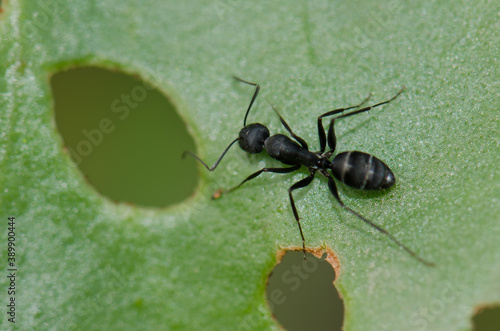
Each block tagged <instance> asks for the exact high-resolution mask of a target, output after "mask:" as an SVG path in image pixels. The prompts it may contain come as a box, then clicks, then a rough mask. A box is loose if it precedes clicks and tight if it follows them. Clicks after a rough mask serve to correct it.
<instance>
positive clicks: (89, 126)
mask: <svg viewBox="0 0 500 331" xmlns="http://www.w3.org/2000/svg"><path fill="white" fill-rule="evenodd" d="M51 87H52V93H53V96H54V103H55V121H56V125H57V128H58V130H59V132H60V134H61V135H62V138H63V141H64V144H65V146H66V148H67V150H68V152H69V153H70V155H71V157H72V159H73V160H74V161H75V163H76V164H77V165H78V167H79V168H80V170H81V172H82V173H83V175H84V176H85V177H86V178H87V180H88V181H89V182H90V184H91V185H92V186H93V187H94V188H95V189H96V190H97V191H98V192H100V193H102V194H103V195H105V196H106V197H108V198H110V199H111V200H114V201H117V202H128V203H133V204H136V205H140V206H145V207H165V206H169V205H172V204H175V203H179V202H181V201H183V200H184V199H186V198H187V197H188V196H189V195H191V194H192V193H193V191H194V188H195V186H196V184H197V182H198V172H197V169H196V165H195V162H194V160H188V159H186V160H183V159H182V158H181V155H182V152H183V151H184V150H195V147H194V146H195V144H194V141H193V138H192V137H191V136H190V135H189V133H188V132H187V128H186V125H185V123H184V122H183V121H182V120H181V118H180V117H179V115H178V114H177V111H176V109H175V107H174V105H173V104H172V103H171V102H170V101H169V100H168V99H167V98H166V97H165V95H163V94H162V93H161V92H159V91H158V90H156V89H154V88H153V87H151V86H150V85H148V84H147V83H146V82H144V81H142V80H140V79H138V78H135V77H132V76H130V75H128V74H124V73H121V72H118V71H110V70H107V69H102V68H95V67H81V68H74V69H70V70H67V71H61V72H58V73H56V74H54V75H53V76H52V77H51Z"/></svg>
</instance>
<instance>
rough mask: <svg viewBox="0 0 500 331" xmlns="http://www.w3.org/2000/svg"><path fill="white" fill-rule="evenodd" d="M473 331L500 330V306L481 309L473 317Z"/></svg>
mask: <svg viewBox="0 0 500 331" xmlns="http://www.w3.org/2000/svg"><path fill="white" fill-rule="evenodd" d="M472 324H473V325H474V327H473V329H472V330H473V331H498V330H500V305H498V304H497V305H489V306H484V307H479V308H478V309H476V313H475V315H474V316H472Z"/></svg>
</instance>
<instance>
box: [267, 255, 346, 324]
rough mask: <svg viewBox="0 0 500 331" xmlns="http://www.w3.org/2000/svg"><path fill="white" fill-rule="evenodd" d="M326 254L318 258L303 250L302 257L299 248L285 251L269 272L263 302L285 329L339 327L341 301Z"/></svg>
mask: <svg viewBox="0 0 500 331" xmlns="http://www.w3.org/2000/svg"><path fill="white" fill-rule="evenodd" d="M326 255H327V254H326V253H325V254H323V256H322V257H321V258H320V259H318V258H317V257H316V256H314V255H313V254H310V253H307V259H306V260H304V254H303V253H302V251H287V252H286V253H285V255H284V256H283V259H282V260H281V262H280V263H278V264H277V265H276V266H275V267H274V269H273V271H272V273H271V274H270V276H269V279H268V284H267V288H266V298H267V303H268V306H269V308H270V310H271V312H272V313H273V316H274V317H275V318H276V319H277V320H278V322H279V323H280V324H281V325H282V326H283V327H284V328H285V329H286V330H288V331H299V330H317V331H321V330H329V331H332V330H341V328H342V323H343V321H344V304H343V301H342V299H341V298H340V295H339V293H338V291H337V289H336V288H335V286H334V285H333V281H334V279H335V271H334V269H333V267H332V265H331V264H330V263H328V262H327V261H326V260H325V257H326Z"/></svg>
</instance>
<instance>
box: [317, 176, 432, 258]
mask: <svg viewBox="0 0 500 331" xmlns="http://www.w3.org/2000/svg"><path fill="white" fill-rule="evenodd" d="M321 174H322V175H323V176H325V177H327V178H328V188H329V189H330V192H332V195H333V196H334V197H335V199H337V201H338V202H339V203H340V205H341V206H342V207H343V208H344V209H345V210H347V211H348V212H350V213H351V214H353V215H354V216H356V217H358V218H359V219H360V220H362V221H363V222H365V223H366V224H368V225H370V226H371V227H373V228H375V229H377V230H378V231H380V232H382V233H383V234H385V235H386V236H387V237H388V238H389V239H391V240H392V241H393V242H395V243H396V244H397V245H398V246H399V247H400V248H402V249H404V250H405V251H406V252H407V253H409V254H410V255H411V256H413V257H414V258H416V259H417V260H419V261H420V262H422V263H423V264H425V265H427V266H430V267H434V266H435V264H434V263H432V262H429V261H426V260H424V259H423V258H421V257H420V256H418V255H417V253H415V252H414V251H412V250H411V249H409V248H408V247H406V246H405V245H403V244H402V243H401V242H399V240H397V239H396V238H395V237H394V236H393V235H391V234H390V233H389V232H387V230H385V229H384V228H382V227H380V226H378V225H377V224H375V223H373V222H372V221H370V220H368V219H366V218H364V217H363V216H361V215H360V214H358V213H357V212H355V211H354V210H352V209H351V208H349V207H347V206H346V205H344V203H343V202H342V200H340V197H339V193H338V190H337V185H335V181H334V180H333V178H332V177H331V176H330V175H329V174H328V173H327V172H326V171H325V172H321Z"/></svg>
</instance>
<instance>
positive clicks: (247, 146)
mask: <svg viewBox="0 0 500 331" xmlns="http://www.w3.org/2000/svg"><path fill="white" fill-rule="evenodd" d="M234 79H236V80H237V81H240V82H242V83H245V84H248V85H252V86H255V92H254V94H253V97H252V100H251V101H250V104H249V106H248V109H247V111H246V113H245V117H244V119H243V129H241V131H240V133H239V136H238V138H236V139H235V140H233V141H232V142H231V143H230V144H229V146H227V148H226V149H225V150H224V152H222V154H221V156H220V157H219V158H218V159H217V161H216V162H215V163H214V165H213V166H211V167H209V166H208V165H207V164H206V163H205V162H203V161H202V160H201V159H200V158H199V157H198V156H196V155H195V154H193V153H191V152H189V151H186V152H184V154H183V157H184V156H185V155H186V154H188V155H191V156H192V157H194V158H195V159H196V160H198V161H199V162H200V163H201V164H203V165H204V166H205V168H207V169H208V170H209V171H213V170H214V169H215V168H216V167H217V166H218V165H219V163H220V161H221V160H222V158H223V157H224V155H226V153H227V151H228V150H229V149H230V148H231V146H233V144H234V143H235V142H238V143H239V145H240V147H241V148H242V149H243V150H244V151H245V152H248V153H251V154H258V153H260V152H262V151H263V150H264V149H265V150H266V151H267V153H268V154H269V156H271V157H272V158H273V159H276V160H278V161H280V162H281V163H284V164H287V165H291V167H286V168H263V169H261V170H259V171H257V172H255V173H253V174H251V175H250V176H248V177H247V178H246V179H245V180H243V181H242V182H241V183H240V184H239V185H237V186H235V187H233V188H231V189H229V190H226V191H225V192H230V191H233V190H235V189H237V188H238V187H240V186H241V185H243V184H244V183H245V182H247V181H249V180H251V179H254V178H255V177H257V176H259V175H260V174H261V173H263V172H273V173H280V174H285V173H290V172H294V171H297V170H299V169H300V168H301V167H302V166H305V167H307V169H308V170H309V173H310V174H309V176H308V177H306V178H303V179H301V180H300V181H298V182H296V183H295V184H293V185H292V186H291V187H290V188H289V189H288V196H289V197H290V204H291V205H292V211H293V215H294V217H295V220H296V221H297V224H298V226H299V231H300V236H301V237H302V250H303V252H304V259H305V256H306V245H305V239H304V234H303V232H302V226H301V225H300V219H299V214H298V212H297V208H296V207H295V202H294V199H293V195H292V192H293V191H295V190H296V189H299V188H303V187H306V186H308V185H309V184H311V182H312V181H313V179H314V177H315V175H316V172H318V173H319V174H321V175H322V176H324V177H325V178H326V179H327V180H328V188H329V189H330V192H331V193H332V195H333V197H334V198H335V199H336V200H337V201H338V202H339V203H340V205H341V206H342V207H343V208H344V209H345V210H347V211H348V212H350V213H351V214H353V215H354V216H356V217H357V218H359V219H360V220H362V221H363V222H365V223H367V224H368V225H370V226H371V227H373V228H375V229H377V230H378V231H380V232H381V233H383V234H384V235H386V236H387V237H388V238H389V239H391V240H392V241H393V242H394V243H396V244H397V245H398V246H399V247H400V248H402V249H404V250H405V251H406V252H408V253H409V254H410V255H411V256H413V257H414V258H416V259H417V260H419V261H420V262H422V263H424V264H426V265H428V266H434V263H432V262H429V261H426V260H424V259H423V258H421V257H420V256H418V255H417V254H416V253H415V252H414V251H412V250H411V249H409V248H408V247H406V246H405V245H403V244H402V243H401V242H399V240H397V239H396V238H395V237H394V236H393V235H391V234H390V233H389V232H387V230H385V229H384V228H382V227H380V226H379V225H377V224H375V223H373V222H372V221H370V220H368V219H367V218H365V217H364V216H362V215H361V214H359V213H358V212H356V211H354V210H352V209H351V208H349V207H347V206H346V205H345V204H344V203H343V202H342V200H341V199H340V197H339V193H338V190H337V185H336V184H335V181H334V180H333V177H332V176H331V175H330V173H329V172H328V170H330V171H331V173H332V174H333V176H334V177H335V178H336V179H337V180H339V181H340V182H342V183H344V184H346V185H348V186H350V187H353V188H355V189H360V190H384V189H387V188H389V187H391V186H393V185H394V183H395V182H396V179H395V177H394V174H393V173H392V171H391V169H389V167H388V166H387V165H386V164H385V163H384V162H382V161H381V160H379V159H378V158H376V157H375V156H373V155H370V154H367V153H363V152H358V151H349V152H342V153H339V154H337V155H336V156H335V157H334V158H333V160H332V161H330V158H331V157H332V155H333V153H334V152H335V147H336V142H337V140H336V136H335V121H336V120H338V119H340V118H344V117H349V116H353V115H356V114H360V113H363V112H367V111H369V110H371V109H373V108H375V107H379V106H382V105H385V104H388V103H389V102H391V101H393V100H394V99H396V98H397V97H398V96H399V95H400V94H401V93H402V92H403V91H404V89H405V88H404V87H403V88H402V89H401V90H399V91H398V93H396V95H394V96H393V97H392V98H390V99H389V100H386V101H383V102H380V103H377V104H375V105H373V106H369V107H364V108H361V109H358V108H360V107H361V106H363V105H364V104H365V103H366V102H367V101H368V100H369V99H370V96H371V95H370V96H368V97H367V98H366V99H365V100H364V101H363V102H361V103H360V104H359V105H356V106H352V107H347V108H339V109H335V110H331V111H329V112H326V113H324V114H322V115H320V116H318V136H319V144H320V151H319V152H311V151H310V150H309V146H308V145H307V143H306V142H305V140H304V139H302V138H301V137H299V136H297V135H296V134H295V133H294V132H293V131H292V129H291V128H290V126H289V125H288V124H287V123H286V121H285V120H284V119H283V117H281V115H280V114H279V113H278V111H277V109H276V107H275V106H274V105H271V106H272V108H273V109H274V111H275V112H276V113H277V114H278V116H279V118H280V121H281V124H283V126H284V127H285V129H286V130H287V131H288V132H289V133H290V135H291V136H292V138H293V139H295V141H294V140H292V139H291V138H290V137H288V136H285V135H283V134H275V135H272V136H271V135H270V133H269V130H268V128H267V127H266V126H265V125H263V124H260V123H252V124H249V125H246V123H247V117H248V114H249V112H250V109H251V108H252V105H253V103H254V101H255V99H256V98H257V95H258V94H259V91H260V85H259V84H255V83H251V82H248V81H246V80H244V79H241V78H238V77H235V76H234ZM351 109H352V110H354V109H357V110H354V111H351V112H348V113H344V112H345V111H348V110H351ZM334 115H337V116H336V117H334V118H332V119H331V121H330V127H329V129H328V136H327V135H326V133H325V129H324V127H323V118H324V117H328V116H334ZM327 143H328V147H329V148H330V150H329V151H325V149H326V144H327Z"/></svg>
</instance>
